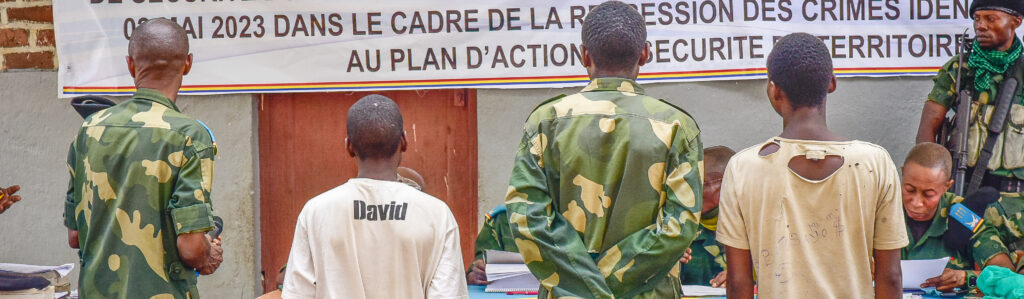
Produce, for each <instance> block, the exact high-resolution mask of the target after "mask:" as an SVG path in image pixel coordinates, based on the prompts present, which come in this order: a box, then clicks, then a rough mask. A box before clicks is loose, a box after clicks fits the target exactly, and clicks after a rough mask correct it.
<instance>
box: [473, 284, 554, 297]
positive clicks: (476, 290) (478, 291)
mask: <svg viewBox="0 0 1024 299" xmlns="http://www.w3.org/2000/svg"><path fill="white" fill-rule="evenodd" d="M485 288H487V286H476V285H470V286H469V298H470V299H536V298H537V296H523V295H505V293H488V292H484V289H485Z"/></svg>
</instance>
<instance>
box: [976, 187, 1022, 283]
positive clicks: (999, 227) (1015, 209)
mask: <svg viewBox="0 0 1024 299" xmlns="http://www.w3.org/2000/svg"><path fill="white" fill-rule="evenodd" d="M985 223H990V224H991V225H992V226H993V227H995V230H996V232H998V234H999V239H1001V240H1002V241H1003V244H1006V247H1007V250H1008V251H1009V253H1010V259H1011V260H1012V261H1013V263H1014V266H1016V268H1017V269H1016V271H1018V272H1020V271H1022V270H1024V195H1022V194H1021V193H1003V196H1002V197H1001V198H999V201H998V202H994V203H992V204H990V205H989V206H988V209H986V210H985Z"/></svg>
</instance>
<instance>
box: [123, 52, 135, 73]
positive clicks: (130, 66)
mask: <svg viewBox="0 0 1024 299" xmlns="http://www.w3.org/2000/svg"><path fill="white" fill-rule="evenodd" d="M124 61H125V62H127V63H128V73H129V74H131V75H132V78H135V60H132V57H131V56H125V57H124Z"/></svg>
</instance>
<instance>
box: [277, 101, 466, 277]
mask: <svg viewBox="0 0 1024 299" xmlns="http://www.w3.org/2000/svg"><path fill="white" fill-rule="evenodd" d="M372 93H376V94H382V95H384V96H387V97H389V98H391V99H393V100H395V102H396V103H398V107H399V108H400V109H401V110H402V116H403V118H404V122H405V130H406V134H407V139H408V142H409V148H408V150H407V151H406V152H405V154H404V155H403V160H402V166H405V167H409V168H412V169H414V170H416V171H417V172H419V173H420V174H421V175H422V176H423V177H424V179H425V181H426V189H425V190H424V191H425V192H426V193H428V194H430V195H433V196H435V197H437V198H440V199H441V200H443V201H444V202H446V203H447V204H448V206H449V207H450V208H451V210H452V212H453V213H454V214H455V219H456V220H457V221H458V223H459V231H460V240H461V241H462V255H463V262H464V266H467V265H468V264H469V263H470V262H471V261H472V258H473V243H474V241H475V240H476V235H477V229H476V228H477V144H476V91H474V90H467V89H458V90H426V91H387V92H372ZM368 94H371V92H357V93H302V94H265V95H259V97H260V100H259V107H258V110H259V151H260V152H259V167H260V186H259V189H260V236H261V253H262V261H261V269H262V271H263V273H264V274H265V276H264V277H265V283H264V288H266V291H270V290H273V289H274V288H275V287H276V279H277V273H278V270H279V269H280V268H281V266H282V265H284V264H285V263H287V260H288V252H289V249H290V248H291V243H292V235H293V233H294V231H295V220H296V219H297V217H298V215H299V212H300V211H301V210H302V206H303V205H304V204H305V203H306V201H307V200H309V199H310V198H313V197H314V196H316V195H318V194H320V193H323V192H325V191H327V190H330V189H331V188H334V187H336V186H338V185H341V184H343V183H345V181H347V180H348V179H349V178H353V177H355V176H356V173H357V165H356V161H355V159H354V158H352V157H349V156H348V154H347V153H346V151H345V136H346V133H345V119H346V115H347V114H348V109H349V107H351V106H352V104H354V103H355V102H356V101H357V100H359V98H362V97H363V96H366V95H368Z"/></svg>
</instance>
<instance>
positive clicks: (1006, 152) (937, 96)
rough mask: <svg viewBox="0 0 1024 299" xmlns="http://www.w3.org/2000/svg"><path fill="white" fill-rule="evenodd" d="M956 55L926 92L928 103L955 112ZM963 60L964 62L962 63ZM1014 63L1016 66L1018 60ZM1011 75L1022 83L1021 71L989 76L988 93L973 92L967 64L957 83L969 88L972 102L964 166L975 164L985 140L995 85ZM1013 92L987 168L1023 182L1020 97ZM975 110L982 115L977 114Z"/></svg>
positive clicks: (1023, 132)
mask: <svg viewBox="0 0 1024 299" xmlns="http://www.w3.org/2000/svg"><path fill="white" fill-rule="evenodd" d="M958 61H959V56H957V55H954V56H953V58H952V59H950V60H949V61H948V62H946V64H945V65H943V66H942V68H941V69H939V72H938V74H936V75H935V77H934V78H932V81H934V82H935V85H934V87H932V91H931V92H930V93H928V100H929V101H933V102H936V103H939V104H941V105H942V106H945V107H946V108H951V109H954V110H955V109H956V105H955V103H956V95H955V94H956V74H957V71H958V70H959V62H958ZM965 61H966V60H965ZM1018 63H1020V62H1019V61H1018ZM1011 69H1012V68H1011ZM1009 76H1012V77H1014V78H1017V80H1018V82H1021V83H1022V84H1024V68H1020V71H1018V72H1017V73H1014V74H997V75H993V76H992V81H993V83H992V84H991V87H989V90H982V91H976V90H973V88H974V68H972V67H971V66H970V65H967V67H966V71H965V72H964V75H963V76H961V80H963V81H964V85H963V86H965V87H967V88H971V89H972V91H973V92H972V94H973V97H974V99H973V102H972V104H971V112H970V113H971V118H970V128H968V130H967V164H968V166H975V164H977V163H978V154H979V152H980V151H981V148H982V147H983V146H984V145H985V139H986V138H987V137H988V129H987V127H988V122H989V119H990V118H992V113H993V112H994V110H995V101H996V95H997V94H998V93H999V92H1000V90H999V86H1000V84H1001V83H1002V82H1003V79H1004V78H1007V77H1009ZM1012 92H1014V93H1015V95H1014V98H1013V100H1011V103H1012V105H1011V107H1010V116H1009V119H1008V120H1007V121H1006V126H1007V128H1006V129H1004V130H1003V133H1002V136H999V138H998V139H997V140H996V143H995V146H994V147H993V148H992V159H991V160H989V163H988V165H987V166H988V169H989V170H991V171H992V173H993V174H995V175H1000V176H1006V177H1009V176H1013V177H1016V178H1018V179H1024V105H1022V104H1024V96H1022V95H1021V89H1020V88H1019V87H1018V89H1017V90H1015V91H1012ZM978 111H982V112H984V113H982V114H979V113H978Z"/></svg>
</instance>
